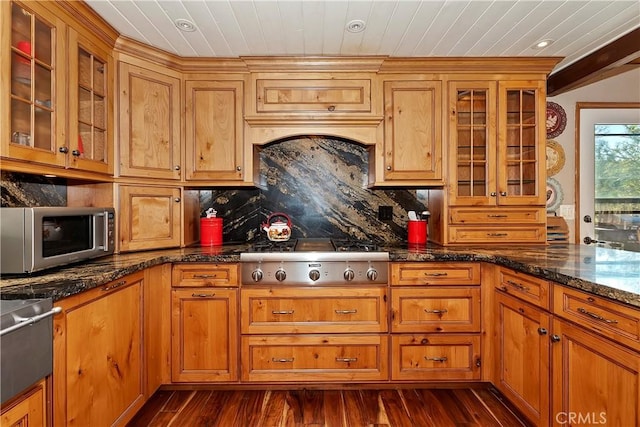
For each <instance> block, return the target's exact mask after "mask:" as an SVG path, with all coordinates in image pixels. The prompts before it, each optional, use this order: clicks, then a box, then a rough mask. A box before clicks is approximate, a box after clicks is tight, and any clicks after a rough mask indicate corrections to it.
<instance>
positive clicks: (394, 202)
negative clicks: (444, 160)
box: [200, 136, 428, 242]
mask: <svg viewBox="0 0 640 427" xmlns="http://www.w3.org/2000/svg"><path fill="white" fill-rule="evenodd" d="M367 179H368V153H367V149H366V147H364V146H361V145H359V144H357V143H354V142H352V141H347V140H341V139H335V138H325V137H318V136H308V137H299V138H292V139H286V140H279V141H276V142H274V143H272V144H269V145H267V146H265V147H264V148H263V149H262V150H261V152H260V182H259V184H260V188H258V189H255V190H253V189H252V190H246V189H210V190H206V191H201V193H200V205H201V208H202V212H203V214H204V212H205V211H206V210H207V209H208V208H210V207H213V208H214V209H216V210H217V211H218V216H221V217H223V218H224V227H223V229H224V231H223V234H224V240H225V241H247V240H253V239H255V238H263V237H266V234H265V233H264V232H263V231H261V230H260V224H261V223H262V222H264V221H265V220H266V219H267V217H268V216H269V215H270V214H271V213H274V212H283V213H286V214H287V215H288V216H289V217H290V218H291V222H292V225H293V227H292V228H293V231H292V238H299V237H337V238H345V237H353V238H357V239H366V240H372V241H375V242H401V241H405V240H406V238H407V233H406V224H407V211H408V210H416V211H423V210H425V209H427V204H428V203H427V202H428V201H427V191H426V190H421V189H406V188H394V189H374V190H372V189H367V188H366V185H367ZM380 206H391V207H392V209H393V219H392V220H388V221H380V220H379V219H378V209H379V207H380Z"/></svg>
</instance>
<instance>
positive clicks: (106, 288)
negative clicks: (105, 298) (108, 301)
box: [102, 280, 127, 292]
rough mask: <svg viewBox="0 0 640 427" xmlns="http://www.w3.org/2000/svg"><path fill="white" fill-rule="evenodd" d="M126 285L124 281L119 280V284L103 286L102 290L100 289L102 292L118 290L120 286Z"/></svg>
mask: <svg viewBox="0 0 640 427" xmlns="http://www.w3.org/2000/svg"><path fill="white" fill-rule="evenodd" d="M126 284H127V281H126V280H121V281H119V282H116V283H114V284H113V285H109V286H105V287H104V288H102V292H106V291H110V290H112V289H115V288H119V287H120V286H123V285H126Z"/></svg>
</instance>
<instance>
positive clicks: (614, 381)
mask: <svg viewBox="0 0 640 427" xmlns="http://www.w3.org/2000/svg"><path fill="white" fill-rule="evenodd" d="M553 340H554V341H555V342H554V344H553V345H552V348H553V349H552V354H553V381H552V384H553V389H552V392H551V394H552V396H553V409H552V415H553V416H552V423H553V425H556V426H566V425H607V426H621V427H626V426H638V425H640V355H639V354H638V353H637V352H635V351H633V350H630V349H628V348H626V347H623V346H620V345H617V344H615V343H613V342H611V341H610V340H608V339H606V338H602V337H600V336H598V335H596V334H593V333H590V332H587V331H586V330H585V329H583V328H581V327H579V326H576V325H573V324H571V323H569V322H566V321H564V320H558V319H555V320H554V321H553Z"/></svg>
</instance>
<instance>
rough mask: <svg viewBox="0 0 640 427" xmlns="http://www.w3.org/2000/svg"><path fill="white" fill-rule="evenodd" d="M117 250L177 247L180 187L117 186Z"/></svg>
mask: <svg viewBox="0 0 640 427" xmlns="http://www.w3.org/2000/svg"><path fill="white" fill-rule="evenodd" d="M119 206H120V211H119V215H120V218H119V221H118V222H119V225H120V231H119V234H120V250H121V251H133V250H141V249H155V248H166V247H175V246H180V224H181V204H180V189H178V188H171V187H168V188H161V187H142V186H140V187H138V186H128V185H123V186H121V187H120V203H119Z"/></svg>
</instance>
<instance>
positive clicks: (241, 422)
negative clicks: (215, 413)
mask: <svg viewBox="0 0 640 427" xmlns="http://www.w3.org/2000/svg"><path fill="white" fill-rule="evenodd" d="M228 393H229V395H228V398H227V401H226V403H225V405H224V406H223V407H222V410H221V411H220V417H219V418H218V423H217V424H216V425H218V426H220V427H244V426H246V425H248V424H246V422H245V419H246V418H247V412H246V411H247V409H248V407H250V406H253V405H252V404H251V402H250V400H252V399H254V398H255V396H256V394H255V393H253V392H252V393H247V392H246V391H245V390H235V391H230V392H228ZM252 396H253V397H252Z"/></svg>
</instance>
